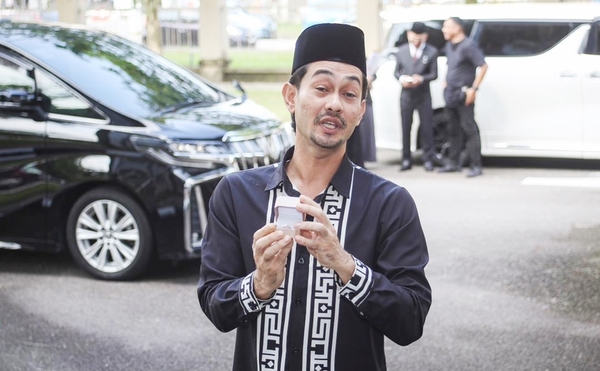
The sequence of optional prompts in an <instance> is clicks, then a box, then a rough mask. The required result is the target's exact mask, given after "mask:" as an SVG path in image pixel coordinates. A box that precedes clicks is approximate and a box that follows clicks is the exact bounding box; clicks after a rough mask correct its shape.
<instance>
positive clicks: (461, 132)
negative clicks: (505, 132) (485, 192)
mask: <svg viewBox="0 0 600 371" xmlns="http://www.w3.org/2000/svg"><path fill="white" fill-rule="evenodd" d="M446 117H447V119H448V135H449V139H450V152H449V157H450V163H451V165H455V166H462V165H469V166H470V167H475V166H478V167H480V166H481V139H480V137H479V127H478V126H477V123H476V122H475V105H474V104H471V105H470V106H465V105H464V104H461V105H459V106H458V107H446ZM463 143H464V147H465V150H464V159H461V151H462V147H463ZM461 162H463V163H461Z"/></svg>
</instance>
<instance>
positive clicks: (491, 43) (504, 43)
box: [472, 22, 581, 57]
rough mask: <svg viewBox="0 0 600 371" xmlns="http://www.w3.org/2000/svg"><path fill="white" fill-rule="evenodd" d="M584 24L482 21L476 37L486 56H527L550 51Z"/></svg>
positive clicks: (476, 30)
mask: <svg viewBox="0 0 600 371" xmlns="http://www.w3.org/2000/svg"><path fill="white" fill-rule="evenodd" d="M580 24H581V23H577V22H478V23H477V25H476V26H475V29H474V31H473V35H472V38H473V39H474V40H475V42H476V43H477V44H478V45H479V47H480V48H481V51H482V52H483V54H484V55H485V56H488V57H492V56H527V55H536V54H540V53H543V52H545V51H547V50H548V49H550V48H552V47H553V46H554V45H556V44H557V43H558V42H559V41H560V40H562V39H563V38H564V37H565V36H567V35H568V34H569V33H570V32H571V31H572V30H574V29H575V28H576V27H578V26H579V25H580Z"/></svg>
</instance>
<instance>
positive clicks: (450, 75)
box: [439, 17, 488, 177]
mask: <svg viewBox="0 0 600 371" xmlns="http://www.w3.org/2000/svg"><path fill="white" fill-rule="evenodd" d="M442 32H443V33H444V38H445V39H446V40H448V42H447V43H446V57H447V60H448V72H447V75H446V88H445V89H444V99H445V100H446V109H445V110H446V116H447V118H448V131H449V135H450V153H449V162H448V163H447V164H446V165H445V166H444V167H443V168H441V169H440V170H439V172H442V173H446V172H455V171H460V168H461V166H462V165H463V162H464V163H466V164H468V165H469V171H468V172H467V176H468V177H475V176H479V175H481V174H482V173H483V171H482V166H481V165H482V164H481V139H480V137H479V127H478V126H477V123H476V122H475V97H476V94H477V90H478V89H479V86H480V85H481V81H482V80H483V77H484V76H485V73H486V72H487V69H488V66H487V64H486V63H485V58H484V56H483V53H482V52H481V50H479V48H478V47H477V45H475V44H474V43H473V42H472V41H471V40H470V39H468V38H467V37H466V35H465V33H464V28H463V22H462V20H461V19H460V18H457V17H452V18H449V19H447V20H446V21H444V25H443V27H442ZM463 134H464V136H465V138H464V146H465V152H464V159H462V160H461V159H460V158H461V150H462V146H463V143H462V140H461V138H462V136H463Z"/></svg>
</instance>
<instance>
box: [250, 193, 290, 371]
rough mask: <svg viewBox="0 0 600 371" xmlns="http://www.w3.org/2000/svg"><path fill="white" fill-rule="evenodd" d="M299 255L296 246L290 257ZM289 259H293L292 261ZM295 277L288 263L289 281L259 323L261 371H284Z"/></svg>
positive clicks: (272, 198)
mask: <svg viewBox="0 0 600 371" xmlns="http://www.w3.org/2000/svg"><path fill="white" fill-rule="evenodd" d="M285 195H286V194H285V192H284V191H283V187H281V186H280V187H277V188H276V189H274V190H273V191H272V192H271V193H270V195H269V203H268V206H267V220H266V223H272V222H274V220H275V216H274V215H273V207H274V204H275V198H276V197H277V196H285ZM295 254H296V243H295V242H294V245H293V247H292V251H291V252H290V256H295ZM288 259H289V258H288ZM293 277H294V265H293V264H290V261H289V260H288V264H287V269H286V277H285V279H284V281H283V283H282V284H281V286H280V287H279V288H278V289H277V290H276V291H275V295H274V296H273V299H272V300H271V302H270V303H269V304H268V305H266V306H265V308H264V310H263V311H262V313H261V314H260V315H259V316H258V319H257V326H256V330H257V335H256V338H257V341H258V344H257V347H256V351H257V353H258V354H257V357H256V359H257V361H258V369H259V370H282V369H283V368H284V365H285V356H286V354H285V352H283V351H282V349H285V347H286V342H287V329H288V327H289V320H290V306H289V303H290V300H289V297H290V296H291V294H290V292H289V290H291V288H292V284H291V283H290V280H291V279H292V278H293Z"/></svg>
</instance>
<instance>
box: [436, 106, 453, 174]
mask: <svg viewBox="0 0 600 371" xmlns="http://www.w3.org/2000/svg"><path fill="white" fill-rule="evenodd" d="M432 121H433V122H432V126H433V149H434V152H435V162H436V163H437V165H444V164H445V163H446V161H447V159H448V155H449V151H450V136H449V133H448V119H447V118H446V115H445V114H444V111H438V112H434V113H433V120H432Z"/></svg>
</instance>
